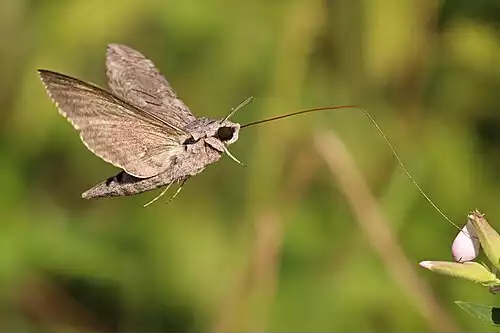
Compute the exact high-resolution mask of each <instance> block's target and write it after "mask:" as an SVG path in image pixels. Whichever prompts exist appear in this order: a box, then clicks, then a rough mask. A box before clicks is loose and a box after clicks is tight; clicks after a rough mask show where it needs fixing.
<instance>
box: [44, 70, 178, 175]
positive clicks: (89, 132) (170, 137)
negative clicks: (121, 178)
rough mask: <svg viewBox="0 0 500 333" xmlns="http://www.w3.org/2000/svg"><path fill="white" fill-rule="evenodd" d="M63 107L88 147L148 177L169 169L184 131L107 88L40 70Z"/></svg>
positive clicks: (110, 160)
mask: <svg viewBox="0 0 500 333" xmlns="http://www.w3.org/2000/svg"><path fill="white" fill-rule="evenodd" d="M39 73H40V77H41V79H42V82H43V83H44V85H45V88H46V89H47V92H48V94H49V96H50V97H51V98H52V100H53V101H54V102H55V104H56V106H57V108H58V109H59V112H60V113H61V114H62V115H63V116H64V117H65V118H66V119H68V120H69V122H70V123H71V124H72V125H73V127H74V128H75V129H76V130H77V131H79V133H80V138H81V140H82V141H83V143H84V144H85V146H86V147H87V148H88V149H89V150H90V151H91V152H93V153H94V154H95V155H97V156H99V157H100V158H102V159H103V160H104V161H106V162H108V163H111V164H113V165H114V166H116V167H119V168H122V169H123V170H125V171H126V172H127V173H129V174H131V175H133V176H135V177H138V178H148V177H152V176H155V175H157V174H159V173H161V172H164V171H165V170H166V169H168V168H169V166H170V165H171V163H172V158H173V156H175V155H176V154H177V153H178V152H179V151H182V145H181V144H180V143H179V135H181V134H184V132H183V131H182V130H180V129H178V128H176V127H175V126H172V125H171V124H169V123H166V122H165V121H163V120H162V119H158V118H157V117H155V115H152V114H150V113H148V112H147V111H145V110H141V109H139V108H136V107H134V106H132V105H130V104H128V103H127V102H125V101H123V100H121V99H120V98H118V97H116V96H113V95H112V94H110V93H108V92H106V91H105V90H103V89H101V88H99V87H96V86H93V85H91V84H89V83H86V82H83V81H81V80H78V79H76V78H72V77H69V76H66V75H63V74H59V73H55V72H52V71H47V70H39Z"/></svg>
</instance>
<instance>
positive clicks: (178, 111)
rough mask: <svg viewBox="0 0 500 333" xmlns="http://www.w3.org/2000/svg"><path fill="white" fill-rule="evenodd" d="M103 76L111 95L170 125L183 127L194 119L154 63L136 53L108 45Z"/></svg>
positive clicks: (128, 49)
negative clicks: (106, 77)
mask: <svg viewBox="0 0 500 333" xmlns="http://www.w3.org/2000/svg"><path fill="white" fill-rule="evenodd" d="M106 74H107V76H108V79H109V87H110V89H111V91H112V92H113V93H114V94H116V95H118V96H120V97H122V98H124V99H125V100H126V101H128V102H130V103H131V104H133V105H135V106H137V107H140V108H141V109H144V110H148V111H150V112H151V113H154V114H156V115H157V116H158V117H160V118H162V119H164V120H165V121H168V122H169V123H170V124H172V125H174V126H176V127H178V128H183V127H184V126H185V125H187V124H189V123H190V122H192V121H194V120H195V119H196V118H195V116H194V115H193V114H192V113H191V111H190V110H189V109H188V107H187V106H186V105H185V104H184V103H183V102H182V101H181V100H180V99H179V98H177V94H176V93H175V91H174V90H173V89H172V87H171V86H170V84H169V83H168V81H167V80H166V79H165V77H163V75H161V73H160V72H159V71H158V69H156V67H155V65H154V64H153V62H152V61H150V60H149V59H147V58H146V57H144V56H143V55H142V54H141V53H139V52H138V51H136V50H133V49H131V48H129V47H127V46H124V45H119V44H110V45H108V49H107V53H106Z"/></svg>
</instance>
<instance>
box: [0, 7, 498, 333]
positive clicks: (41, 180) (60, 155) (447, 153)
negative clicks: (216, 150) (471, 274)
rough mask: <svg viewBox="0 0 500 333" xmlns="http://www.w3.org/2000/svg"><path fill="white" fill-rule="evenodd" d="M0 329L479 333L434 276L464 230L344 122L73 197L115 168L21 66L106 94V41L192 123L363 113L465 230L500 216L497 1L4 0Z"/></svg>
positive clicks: (258, 136) (453, 288) (282, 133)
mask: <svg viewBox="0 0 500 333" xmlns="http://www.w3.org/2000/svg"><path fill="white" fill-rule="evenodd" d="M0 41H1V43H0V73H1V80H0V106H1V112H0V138H1V139H0V152H1V159H0V184H1V186H2V191H1V192H0V207H1V208H0V330H2V331H7V330H12V331H30V330H31V331H35V330H38V331H42V330H43V331H75V332H78V331H195V330H197V331H207V330H224V331H249V330H261V331H270V330H280V331H284V330H292V331H299V330H313V331H324V330H327V331H340V330H343V331H385V330H387V331H402V330H406V331H408V330H411V331H416V330H422V331H457V330H460V331H476V330H483V331H485V330H492V329H493V328H491V327H489V326H486V325H485V324H482V323H481V322H479V321H478V320H476V319H475V318H473V317H471V316H469V315H468V314H466V313H465V312H463V311H462V310H460V309H459V308H458V307H457V306H456V305H455V304H454V303H453V301H454V300H466V301H471V302H480V303H481V302H484V303H490V304H498V296H497V297H495V296H494V295H491V294H489V293H488V292H487V290H486V289H485V288H483V287H481V286H478V285H473V284H472V283H469V282H466V281H461V280H453V279H450V278H446V277H443V276H439V275H436V274H433V273H431V272H429V271H427V270H424V269H422V268H420V267H419V266H418V262H420V261H421V260H431V259H434V260H450V259H451V254H450V246H451V242H452V241H453V238H454V237H455V235H456V233H457V231H456V229H454V227H453V226H451V225H450V224H449V223H448V222H446V220H445V219H444V218H443V217H441V216H440V215H439V213H438V212H437V211H436V210H435V209H433V208H432V206H431V205H430V204H429V203H428V202H426V201H425V199H424V198H423V196H422V195H421V194H419V192H418V191H417V189H416V188H415V186H413V185H412V183H411V182H410V180H409V179H408V178H407V177H406V176H405V175H404V173H403V172H402V169H401V168H400V167H399V166H398V164H397V163H396V160H395V158H394V156H392V155H391V151H390V149H389V147H388V146H387V145H386V144H385V142H384V141H383V139H382V137H381V136H380V134H379V133H378V132H377V131H376V130H375V128H374V127H373V126H372V124H371V123H370V122H369V121H368V119H367V118H366V117H365V116H364V115H363V114H362V113H361V112H359V111H357V110H339V111H330V112H323V113H315V114H309V115H303V116H298V117H295V118H289V119H286V120H283V121H280V122H275V123H269V124H266V125H262V126H260V127H254V128H248V129H244V130H242V132H241V133H240V139H239V141H238V142H237V143H236V144H234V145H233V146H231V151H232V153H233V154H234V155H235V156H236V157H238V158H239V159H240V160H242V161H243V162H244V163H245V164H247V165H248V167H247V168H241V167H240V166H238V165H237V164H236V163H234V162H233V161H231V160H230V159H229V158H227V157H225V158H222V159H221V161H219V162H218V163H217V164H215V165H212V166H210V167H208V168H207V169H206V170H205V171H204V172H203V173H202V174H200V175H199V176H197V177H195V178H194V179H191V180H190V181H188V182H187V184H186V186H185V188H184V189H183V191H182V192H181V193H180V195H179V196H178V197H177V198H176V199H175V200H174V201H173V202H171V203H170V204H168V205H167V204H166V201H167V198H168V197H167V196H166V197H164V198H162V199H161V200H160V201H158V202H156V203H155V204H153V205H152V206H149V207H148V208H143V207H142V204H144V203H145V202H147V201H149V200H150V199H152V198H153V197H154V196H155V195H156V194H157V193H155V192H150V193H146V194H142V195H140V196H136V197H126V198H118V199H104V200H92V201H86V200H83V199H81V198H80V194H81V193H82V192H83V191H84V190H86V189H87V188H89V187H90V186H92V185H94V184H95V183H97V182H100V181H102V180H104V179H106V178H107V177H109V176H112V175H114V174H115V173H116V172H117V170H116V169H115V168H114V167H112V166H111V165H109V164H107V163H105V162H104V161H102V160H100V159H99V158H98V157H95V156H94V155H93V154H92V153H90V152H89V151H88V150H87V149H86V148H85V147H84V145H83V144H82V143H81V142H80V140H79V138H78V135H77V133H76V132H75V131H74V130H73V129H72V127H71V126H70V125H69V124H68V123H67V122H66V121H65V120H64V119H63V118H62V117H60V116H59V115H58V113H57V111H56V109H55V107H54V105H53V104H52V102H51V101H50V100H49V98H48V97H47V95H46V93H45V91H44V89H43V87H42V85H41V82H40V80H39V78H38V75H37V72H36V69H37V68H46V69H51V70H55V71H59V72H63V73H66V74H69V75H72V76H76V77H78V78H81V79H84V80H87V81H91V82H94V83H96V84H98V85H101V86H104V87H105V86H106V77H105V72H104V54H105V49H106V45H107V44H108V43H111V42H114V43H123V44H127V45H129V46H131V47H133V48H136V49H138V50H140V51H141V52H142V53H143V54H145V55H146V56H147V57H149V58H150V59H152V60H153V61H154V62H155V63H156V65H157V67H158V68H159V69H160V70H161V72H162V73H163V74H164V75H165V76H166V77H167V78H168V80H169V81H170V83H171V84H172V85H173V87H174V88H175V89H176V90H177V92H178V94H179V95H180V97H181V98H182V99H183V101H184V102H185V103H186V104H187V105H188V106H189V107H190V108H191V110H192V111H193V112H194V113H195V114H196V115H197V116H208V117H223V116H224V115H225V114H227V112H228V111H229V109H230V108H231V107H232V106H234V105H236V104H238V103H239V102H240V101H242V100H243V99H244V98H246V97H248V96H250V95H253V96H254V97H255V101H254V102H253V103H252V104H251V105H249V106H247V107H246V108H245V109H243V110H241V111H240V112H239V113H238V114H237V115H236V116H235V117H234V119H233V120H235V121H238V122H240V123H247V122H250V121H253V120H257V119H261V118H263V117H269V116H272V115H278V114H281V113H284V112H291V111H296V110H299V109H301V108H310V107H317V106H326V105H338V104H357V105H361V106H363V107H365V108H366V109H367V110H368V111H369V112H370V113H371V114H372V115H373V116H374V117H375V118H376V119H377V121H378V122H379V124H380V126H381V127H382V128H383V129H384V130H385V132H386V134H387V136H388V137H389V139H390V140H391V141H392V143H393V144H394V146H395V148H396V149H397V150H398V152H399V154H400V155H401V158H402V159H403V161H405V163H406V166H407V167H408V168H409V169H410V171H411V172H412V174H413V176H414V177H415V179H416V180H417V181H418V182H419V183H420V185H421V186H422V187H423V188H424V190H425V191H426V192H427V194H428V195H429V196H430V197H431V198H432V199H433V200H435V201H436V203H437V205H438V206H439V207H440V208H441V209H442V210H443V211H444V212H445V213H446V214H447V215H448V216H449V217H450V218H451V219H452V220H453V221H456V222H457V223H458V224H459V225H463V223H464V222H465V219H466V216H467V213H468V212H469V211H470V210H471V209H474V208H478V209H480V210H481V211H483V212H484V213H486V214H487V218H488V219H489V222H490V223H491V224H492V225H493V226H495V225H498V223H500V222H499V221H500V205H499V204H498V202H499V199H500V176H499V174H500V109H499V108H500V93H499V92H500V2H498V1H496V0H476V1H468V0H446V1H445V0H442V1H437V0H405V1H401V0H365V1H361V0H360V1H340V0H337V1H333V0H332V1H320V0H279V1H269V0H252V1H229V0H210V1H208V0H183V1H170V0H164V1H160V0H156V1H155V0H144V1H137V0H107V1H101V0H85V1H83V0H81V1H76V0H66V1H49V0H45V1H42V0H38V1H35V0H2V1H0Z"/></svg>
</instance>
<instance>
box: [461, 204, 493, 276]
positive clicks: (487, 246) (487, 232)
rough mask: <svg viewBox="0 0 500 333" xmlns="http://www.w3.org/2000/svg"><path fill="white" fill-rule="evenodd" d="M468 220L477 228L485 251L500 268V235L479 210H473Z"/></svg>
mask: <svg viewBox="0 0 500 333" xmlns="http://www.w3.org/2000/svg"><path fill="white" fill-rule="evenodd" d="M468 220H469V221H470V222H471V223H472V225H473V226H474V229H475V230H476V233H477V236H478V237H479V240H480V242H481V246H482V247H483V250H484V253H485V254H486V256H487V257H488V259H489V260H490V261H491V263H492V264H493V266H495V267H496V268H497V269H500V235H499V234H498V233H497V232H496V231H495V229H493V228H492V227H491V225H490V224H489V223H488V221H486V218H485V217H484V215H483V214H481V213H480V212H479V211H478V210H476V211H474V212H471V213H470V214H469V216H468Z"/></svg>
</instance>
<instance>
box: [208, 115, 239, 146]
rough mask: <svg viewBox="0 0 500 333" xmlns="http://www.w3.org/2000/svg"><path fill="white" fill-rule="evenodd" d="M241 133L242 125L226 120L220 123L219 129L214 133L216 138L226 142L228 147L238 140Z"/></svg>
mask: <svg viewBox="0 0 500 333" xmlns="http://www.w3.org/2000/svg"><path fill="white" fill-rule="evenodd" d="M239 133H240V124H237V123H233V122H231V121H229V120H226V121H223V122H222V123H218V127H217V129H216V131H215V133H214V137H215V138H217V139H218V140H220V141H222V142H224V143H225V144H226V145H227V146H228V145H230V144H232V143H234V142H236V141H237V140H238V135H239Z"/></svg>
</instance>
